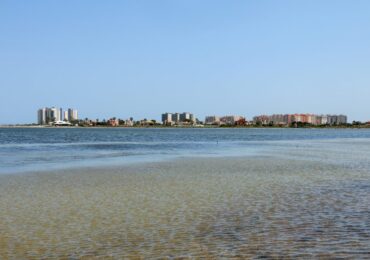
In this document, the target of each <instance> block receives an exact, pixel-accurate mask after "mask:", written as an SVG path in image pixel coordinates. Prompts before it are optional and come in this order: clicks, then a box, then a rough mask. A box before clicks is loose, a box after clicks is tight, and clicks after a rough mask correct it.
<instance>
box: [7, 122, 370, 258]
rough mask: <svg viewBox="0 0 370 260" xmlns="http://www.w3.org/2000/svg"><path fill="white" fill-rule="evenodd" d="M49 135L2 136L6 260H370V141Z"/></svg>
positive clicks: (243, 133)
mask: <svg viewBox="0 0 370 260" xmlns="http://www.w3.org/2000/svg"><path fill="white" fill-rule="evenodd" d="M36 130H37V131H36V133H35V132H32V131H30V129H26V130H22V129H19V130H17V131H15V132H9V131H8V130H6V131H4V130H2V131H0V137H1V138H0V141H1V142H0V143H1V144H0V162H1V164H0V169H1V170H0V172H2V174H1V175H0V259H40V258H41V259H50V258H51V259H53V258H54V259H80V258H87V259H89V258H99V257H101V258H104V259H105V258H109V257H111V258H115V259H122V258H128V259H144V258H145V259H147V258H157V259H162V258H208V259H214V258H223V259H229V258H234V259H245V258H273V259H276V258H283V259H286V258H288V259H289V258H323V259H327V258H343V259H369V258H370V242H369V241H370V217H369V216H370V203H369V201H370V136H369V133H370V132H369V131H368V130H332V129H326V130H316V129H311V130H300V129H298V130H297V131H296V129H137V130H135V129H122V130H121V129H117V130H115V129H112V130H110V129H107V130H106V129H92V130H90V129H81V130H80V129H36ZM77 130H78V131H77ZM85 130H86V132H83V131H85ZM23 131H26V132H23ZM58 131H59V132H58ZM74 131H77V132H76V133H75V132H74ZM99 131H101V132H99ZM125 131H126V132H125ZM135 131H137V132H135ZM153 131H154V132H153ZM156 131H158V132H156ZM166 131H168V132H166ZM73 133H74V134H73ZM43 135H46V136H47V137H45V138H43ZM55 136H57V137H58V138H57V139H58V140H64V141H61V142H60V143H53V141H52V140H54V139H55ZM68 136H70V137H69V139H68V138H67V137H68ZM71 136H75V137H74V138H75V139H73V138H72V137H71ZM76 136H77V137H78V138H77V137H76ZM53 138H54V139H53ZM76 138H77V139H76ZM72 139H73V140H72ZM215 139H216V140H218V143H217V142H214V140H215ZM71 140H72V141H71ZM134 140H135V141H134ZM148 147H149V148H148ZM117 153H118V154H117ZM138 154H142V156H138ZM61 158H62V159H63V160H67V161H68V160H72V161H73V163H72V164H69V163H68V162H67V161H63V160H62V161H61ZM128 158H135V159H134V160H133V159H128ZM148 161H153V162H148ZM126 162H130V163H129V164H127V163H126ZM55 166H57V167H55ZM73 167H75V168H73ZM55 168H59V169H58V170H54V169H55ZM23 170H27V172H22V171H23ZM29 170H34V171H31V172H29Z"/></svg>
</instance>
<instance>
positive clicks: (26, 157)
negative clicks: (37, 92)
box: [0, 128, 370, 173]
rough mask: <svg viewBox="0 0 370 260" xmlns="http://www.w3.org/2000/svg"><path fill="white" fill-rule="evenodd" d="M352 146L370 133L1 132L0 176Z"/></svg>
mask: <svg viewBox="0 0 370 260" xmlns="http://www.w3.org/2000/svg"><path fill="white" fill-rule="evenodd" d="M352 140H355V141H358V140H365V141H366V142H367V144H368V143H369V140H370V129H271V128H270V129H269V128H266V129H246V128H231V129H223V128H214V129H191V128H189V129H187V128H183V129H174V128H136V129H135V128H102V129H97V128H0V173H10V172H15V173H16V172H23V171H42V170H50V169H65V168H66V167H70V168H73V167H79V166H91V165H94V166H102V165H104V166H107V165H122V164H129V163H133V162H151V161H163V160H169V159H173V158H177V157H184V156H190V157H194V156H206V157H210V156H243V155H244V156H250V155H266V154H267V153H269V152H270V151H272V150H274V149H275V148H276V147H277V148H278V153H280V149H281V148H289V149H293V150H294V149H295V147H299V149H307V148H315V147H311V146H312V144H313V143H316V144H318V147H319V149H320V148H322V147H324V148H325V147H328V146H327V145H325V144H322V143H320V142H321V141H324V142H326V141H334V142H339V144H341V143H342V142H352ZM281 144H283V146H284V147H282V146H281ZM360 144H361V143H359V142H357V144H356V146H354V149H357V148H356V147H357V146H358V145H360ZM330 147H334V145H333V144H332V145H330ZM337 147H338V145H337ZM299 149H298V150H299ZM339 149H341V148H340V146H339ZM295 150H297V149H295Z"/></svg>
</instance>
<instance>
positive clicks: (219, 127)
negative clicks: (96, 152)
mask: <svg viewBox="0 0 370 260" xmlns="http://www.w3.org/2000/svg"><path fill="white" fill-rule="evenodd" d="M0 128H35V129H41V128H42V129H44V128H62V129H68V128H69V129H75V128H79V129H82V128H84V129H122V128H125V129H126V128H127V129H130V128H133V129H135V128H156V129H181V128H197V129H202V128H203V129H238V128H240V129H368V128H370V125H339V126H312V125H310V126H299V127H292V126H257V125H248V126H212V125H201V126H191V125H185V126H163V125H158V126H155V125H151V126H49V125H27V124H25V125H0Z"/></svg>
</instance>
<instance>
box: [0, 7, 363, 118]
mask: <svg viewBox="0 0 370 260" xmlns="http://www.w3.org/2000/svg"><path fill="white" fill-rule="evenodd" d="M369 13H370V2H369V1H349V0H348V1H333V0H332V1H317V0H316V1H109V2H101V1H78V2H76V1H1V2H0V35H1V40H0V71H1V76H0V90H1V93H2V95H1V97H2V98H1V102H0V124H6V123H33V122H36V112H37V109H38V108H40V107H45V106H57V107H62V108H64V109H66V108H69V107H72V108H76V109H78V111H79V116H80V117H81V118H85V117H89V118H92V119H95V118H100V119H103V118H109V117H113V116H116V117H119V118H128V117H131V116H132V117H134V118H135V119H142V118H149V119H152V118H153V119H157V120H158V119H160V114H161V113H163V112H184V111H189V112H192V113H194V114H195V115H196V117H198V118H199V119H201V120H203V119H204V116H206V115H214V114H216V115H224V114H240V115H244V116H246V117H247V118H248V119H251V118H252V117H253V116H254V115H258V114H273V113H317V114H321V113H324V114H347V115H348V117H349V121H352V120H362V121H365V120H370V109H369V107H370V105H369V102H368V97H369V96H370V76H369V71H370V19H369Z"/></svg>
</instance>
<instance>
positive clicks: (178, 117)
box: [162, 112, 195, 124]
mask: <svg viewBox="0 0 370 260" xmlns="http://www.w3.org/2000/svg"><path fill="white" fill-rule="evenodd" d="M194 122H195V118H194V115H193V114H192V113H188V112H184V113H181V114H180V113H164V114H162V123H163V124H179V123H180V124H182V123H194Z"/></svg>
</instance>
